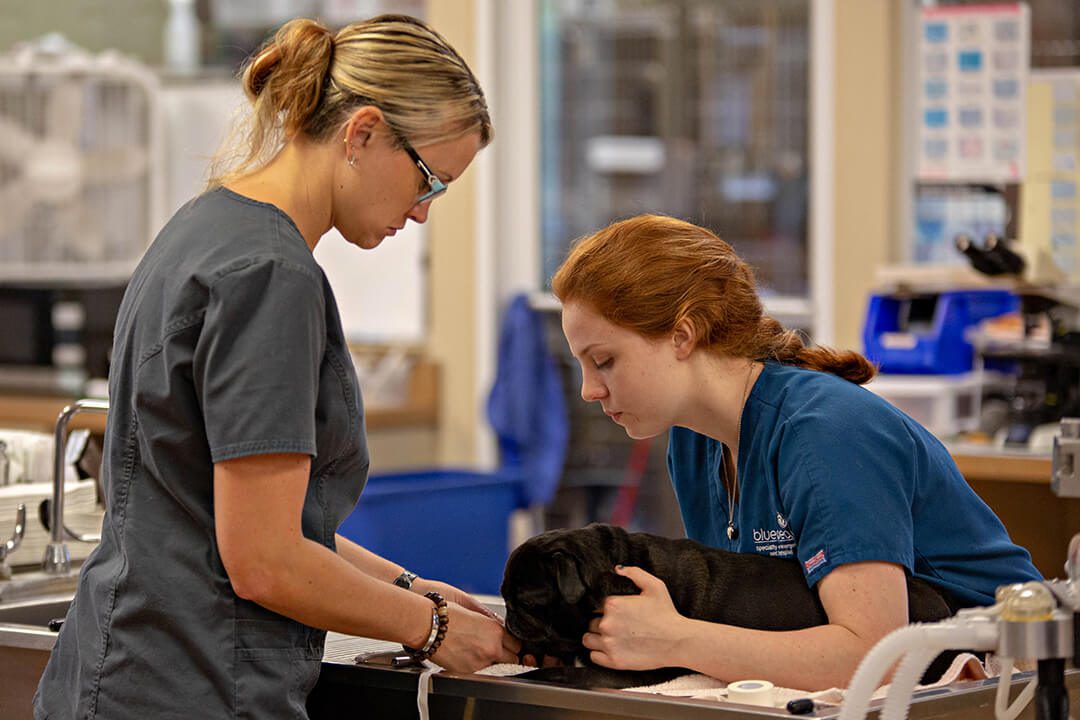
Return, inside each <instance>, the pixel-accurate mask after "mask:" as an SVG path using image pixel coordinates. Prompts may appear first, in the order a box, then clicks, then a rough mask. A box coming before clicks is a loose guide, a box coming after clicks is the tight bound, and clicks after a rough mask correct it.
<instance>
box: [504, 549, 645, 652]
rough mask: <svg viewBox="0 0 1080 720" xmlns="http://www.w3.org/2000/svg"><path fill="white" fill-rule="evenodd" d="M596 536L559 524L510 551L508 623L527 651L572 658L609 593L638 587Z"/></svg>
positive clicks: (506, 592) (506, 581)
mask: <svg viewBox="0 0 1080 720" xmlns="http://www.w3.org/2000/svg"><path fill="white" fill-rule="evenodd" d="M595 540H596V538H593V537H592V536H591V535H589V534H587V533H582V532H566V531H559V530H555V531H551V532H547V533H544V534H542V535H538V536H537V537H534V538H532V539H530V540H528V541H526V542H525V543H524V544H522V545H521V546H520V547H519V548H517V549H516V550H515V551H514V552H513V553H512V554H511V555H510V559H509V560H508V561H507V563H506V573H505V575H504V578H503V584H502V596H503V599H504V600H505V602H506V629H507V630H508V631H509V632H510V634H511V635H513V636H514V637H516V638H518V639H519V640H521V643H522V653H523V654H528V655H534V656H537V657H538V658H539V657H541V656H552V657H556V658H559V659H560V660H562V661H563V662H570V661H571V660H572V659H573V658H574V657H576V656H578V655H580V654H581V653H582V652H583V648H582V645H581V638H582V636H583V635H584V634H585V632H586V631H587V630H588V627H589V621H590V620H592V618H593V617H595V616H596V615H597V614H599V612H600V609H601V607H602V604H603V601H604V598H605V597H607V596H608V595H615V594H619V595H625V594H628V593H630V592H637V588H636V587H634V586H633V583H631V582H630V581H629V580H628V579H626V578H624V577H621V576H619V575H616V574H615V572H614V570H613V565H614V562H613V561H612V559H611V557H610V553H608V552H605V550H604V548H603V547H600V546H599V545H598V544H597V543H596V542H595ZM627 585H629V588H628V587H627Z"/></svg>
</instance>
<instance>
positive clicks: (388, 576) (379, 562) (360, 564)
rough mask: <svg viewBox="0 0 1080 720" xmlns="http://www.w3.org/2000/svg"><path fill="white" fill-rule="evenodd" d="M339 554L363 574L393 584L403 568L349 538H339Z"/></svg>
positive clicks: (339, 536)
mask: <svg viewBox="0 0 1080 720" xmlns="http://www.w3.org/2000/svg"><path fill="white" fill-rule="evenodd" d="M337 552H338V555H340V556H341V557H342V558H344V560H345V562H347V563H349V564H350V565H352V566H353V567H355V568H358V569H359V570H361V571H362V572H365V573H367V574H368V575H371V576H372V577H374V578H378V579H379V580H385V581H387V582H391V581H392V580H393V579H394V578H396V577H397V576H398V575H400V574H401V572H402V571H403V570H407V569H408V568H403V567H402V566H400V565H398V564H397V563H394V562H391V561H390V560H387V559H386V558H384V557H382V556H380V555H376V554H375V553H373V552H371V551H370V550H368V549H367V548H365V547H364V546H362V545H358V544H357V543H355V542H353V541H352V540H350V539H349V538H347V537H344V536H342V535H338V536H337Z"/></svg>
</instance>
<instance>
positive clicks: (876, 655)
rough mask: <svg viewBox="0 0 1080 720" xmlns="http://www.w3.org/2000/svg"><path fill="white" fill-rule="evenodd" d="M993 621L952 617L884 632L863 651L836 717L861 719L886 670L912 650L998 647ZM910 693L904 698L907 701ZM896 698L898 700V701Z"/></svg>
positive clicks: (996, 629)
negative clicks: (883, 635) (871, 645)
mask: <svg viewBox="0 0 1080 720" xmlns="http://www.w3.org/2000/svg"><path fill="white" fill-rule="evenodd" d="M997 642H998V627H997V623H996V622H991V621H988V620H986V619H982V618H973V619H970V620H960V619H952V620H946V621H944V622H940V623H931V624H925V625H922V624H916V625H908V626H906V627H902V628H900V629H898V630H894V631H893V632H891V633H889V634H888V635H886V636H885V637H884V638H882V639H881V641H880V642H878V644H877V645H875V646H874V647H873V648H872V649H871V650H870V652H868V653H867V654H866V657H864V658H863V660H862V662H861V663H859V668H858V669H857V670H856V671H855V675H854V676H853V677H852V678H851V684H850V685H849V686H848V689H847V692H846V693H845V694H844V704H843V707H841V708H840V716H839V720H862V718H865V717H866V713H867V711H868V710H869V708H870V700H871V698H872V697H873V695H874V691H875V690H877V688H878V686H879V685H881V680H882V678H883V677H884V676H885V673H886V672H888V671H889V668H891V667H892V666H893V665H894V664H895V663H896V662H897V661H898V660H900V659H901V658H903V657H904V656H905V655H907V654H908V653H909V652H912V651H916V650H918V651H926V652H930V651H931V650H932V651H934V652H941V651H943V650H949V649H965V650H993V649H994V648H996V647H997ZM909 700H910V697H908V698H904V699H903V702H908V701H909ZM898 702H899V701H898Z"/></svg>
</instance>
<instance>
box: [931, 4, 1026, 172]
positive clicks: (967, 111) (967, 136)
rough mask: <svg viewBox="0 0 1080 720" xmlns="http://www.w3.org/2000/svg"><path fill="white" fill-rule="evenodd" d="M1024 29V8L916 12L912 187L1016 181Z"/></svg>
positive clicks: (1021, 156)
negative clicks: (916, 146) (916, 136)
mask: <svg viewBox="0 0 1080 720" xmlns="http://www.w3.org/2000/svg"><path fill="white" fill-rule="evenodd" d="M1030 26H1031V21H1030V13H1029V10H1028V6H1027V5H1026V4H1024V3H1016V4H1009V5H967V6H964V5H961V6H944V7H942V6H937V7H928V8H924V9H923V10H922V11H921V17H920V21H919V56H918V62H919V73H918V75H919V89H918V98H919V163H918V175H919V180H922V181H929V182H977V183H1007V182H1018V181H1019V180H1020V179H1021V178H1022V177H1023V175H1024V162H1025V149H1026V148H1025V143H1024V121H1025V105H1024V103H1025V100H1024V98H1025V89H1026V83H1027V74H1028V66H1029V54H1030V50H1029V48H1030Z"/></svg>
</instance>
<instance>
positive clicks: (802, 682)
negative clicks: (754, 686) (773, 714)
mask: <svg viewBox="0 0 1080 720" xmlns="http://www.w3.org/2000/svg"><path fill="white" fill-rule="evenodd" d="M680 638H681V641H680V642H677V643H673V646H672V647H673V653H672V657H670V658H668V659H667V660H666V661H665V662H664V664H666V665H674V666H681V667H688V668H690V669H692V670H696V671H698V672H701V673H704V674H706V675H710V676H712V677H716V678H719V679H721V680H724V681H726V682H733V681H736V680H745V679H750V678H758V679H766V680H769V681H770V682H772V683H775V684H776V685H779V686H782V687H788V688H793V689H797V690H824V689H827V688H832V687H845V686H846V685H847V683H848V681H850V680H851V676H852V675H853V674H854V673H855V669H856V668H857V667H858V665H859V662H860V661H861V660H862V658H863V656H864V655H865V654H866V653H867V652H868V651H869V650H870V648H871V647H873V645H874V641H870V640H866V639H863V638H860V637H858V636H857V635H855V634H854V633H853V632H852V631H851V630H849V629H847V628H845V627H843V626H840V625H819V626H817V627H812V628H806V629H803V630H792V631H786V632H769V631H763V630H749V629H746V628H739V627H733V626H731V625H720V624H717V623H710V622H705V621H701V620H686V626H685V627H684V628H683V630H682V631H681V632H680Z"/></svg>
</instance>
